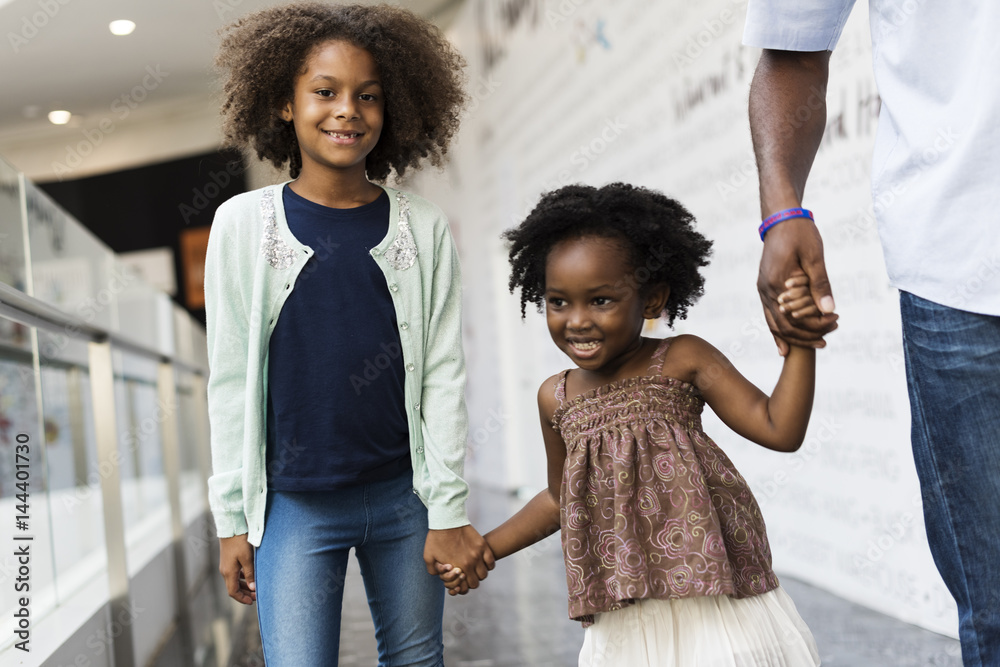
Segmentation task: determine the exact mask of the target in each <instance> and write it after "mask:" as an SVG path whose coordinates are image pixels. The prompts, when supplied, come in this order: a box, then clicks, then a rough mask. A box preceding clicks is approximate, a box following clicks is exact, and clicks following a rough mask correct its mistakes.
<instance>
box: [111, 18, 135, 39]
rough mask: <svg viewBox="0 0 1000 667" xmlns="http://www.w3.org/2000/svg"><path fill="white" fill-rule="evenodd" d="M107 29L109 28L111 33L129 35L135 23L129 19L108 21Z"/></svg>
mask: <svg viewBox="0 0 1000 667" xmlns="http://www.w3.org/2000/svg"><path fill="white" fill-rule="evenodd" d="M108 29H109V30H111V34H112V35H118V36H123V35H131V34H132V31H133V30H135V23H134V22H132V21H129V20H128V19H121V20H120V21H112V22H111V23H109V24H108Z"/></svg>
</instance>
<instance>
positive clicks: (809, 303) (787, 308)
mask: <svg viewBox="0 0 1000 667" xmlns="http://www.w3.org/2000/svg"><path fill="white" fill-rule="evenodd" d="M779 303H780V304H781V305H779V306H778V310H780V311H781V312H783V313H795V312H797V311H800V310H806V309H807V308H810V307H812V308H815V309H816V312H817V313H818V312H819V309H818V308H816V303H815V302H814V301H813V298H812V296H811V295H809V294H806V295H805V296H801V297H798V298H794V299H782V300H781V301H780V302H779Z"/></svg>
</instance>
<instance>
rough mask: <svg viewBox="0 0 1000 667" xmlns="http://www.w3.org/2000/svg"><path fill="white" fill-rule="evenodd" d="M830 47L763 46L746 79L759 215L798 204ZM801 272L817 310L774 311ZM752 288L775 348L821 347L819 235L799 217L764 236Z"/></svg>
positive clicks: (828, 325) (827, 309)
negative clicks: (809, 313) (802, 313)
mask: <svg viewBox="0 0 1000 667" xmlns="http://www.w3.org/2000/svg"><path fill="white" fill-rule="evenodd" d="M829 62H830V52H829V51H816V52H797V51H795V52H793V51H777V50H773V49H764V51H763V53H762V54H761V57H760V61H759V62H758V64H757V70H756V72H755V73H754V77H753V82H752V83H751V85H750V132H751V135H752V137H753V147H754V154H755V155H756V158H757V171H758V173H759V177H760V203H761V214H762V217H767V216H769V215H771V214H772V213H774V212H776V211H780V210H783V209H787V208H798V207H801V206H802V197H803V192H804V191H805V186H806V180H807V178H808V177H809V170H810V169H811V168H812V163H813V160H814V158H815V157H816V152H817V150H818V149H819V145H820V141H821V140H822V138H823V131H824V130H825V128H826V84H827V79H828V73H829ZM803 273H804V274H805V275H806V276H808V278H809V284H810V289H811V293H812V296H813V299H814V300H815V302H816V304H817V305H818V306H819V309H820V311H821V312H822V315H820V316H818V317H807V318H801V319H796V318H793V317H792V316H791V313H784V312H781V310H780V309H779V304H778V300H777V297H778V295H779V294H780V293H781V292H783V291H784V289H785V287H784V284H785V281H786V280H787V279H789V278H791V277H792V276H794V275H802V274H803ZM757 290H758V292H759V293H760V299H761V302H762V303H763V306H764V317H765V319H766V320H767V323H768V326H769V327H770V329H771V332H772V333H773V334H774V336H775V342H776V343H777V345H778V350H779V351H780V352H781V354H782V355H785V354H787V353H788V344H789V343H791V344H794V345H803V346H808V347H823V346H824V345H825V342H824V341H823V336H825V335H826V334H828V333H830V332H831V331H833V330H834V329H836V328H837V316H836V315H835V314H833V311H834V301H833V292H832V290H831V288H830V281H829V279H828V278H827V274H826V263H825V260H824V257H823V240H822V238H821V237H820V234H819V230H818V229H817V228H816V225H815V224H814V223H813V222H812V221H811V220H809V219H807V218H795V219H792V220H786V221H785V222H782V223H780V224H778V225H775V226H774V227H772V228H771V229H770V230H769V231H768V232H767V234H766V235H765V236H764V251H763V254H762V255H761V261H760V272H759V274H758V277H757Z"/></svg>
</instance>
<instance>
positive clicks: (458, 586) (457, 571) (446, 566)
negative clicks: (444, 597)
mask: <svg viewBox="0 0 1000 667" xmlns="http://www.w3.org/2000/svg"><path fill="white" fill-rule="evenodd" d="M434 567H435V568H436V569H437V572H438V578H440V579H441V581H442V582H443V583H444V587H445V588H447V589H448V595H465V594H466V593H468V592H469V584H468V582H466V580H465V573H464V572H462V568H460V567H453V566H452V565H451V564H450V563H434Z"/></svg>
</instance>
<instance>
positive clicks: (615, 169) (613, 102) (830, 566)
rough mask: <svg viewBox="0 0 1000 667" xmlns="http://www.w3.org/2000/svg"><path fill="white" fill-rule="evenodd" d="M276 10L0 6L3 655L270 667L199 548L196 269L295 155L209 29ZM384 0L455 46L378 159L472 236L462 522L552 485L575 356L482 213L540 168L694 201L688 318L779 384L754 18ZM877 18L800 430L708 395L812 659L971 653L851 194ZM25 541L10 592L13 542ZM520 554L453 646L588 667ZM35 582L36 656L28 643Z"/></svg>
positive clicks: (820, 202) (352, 617)
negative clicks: (697, 284) (406, 129)
mask: <svg viewBox="0 0 1000 667" xmlns="http://www.w3.org/2000/svg"><path fill="white" fill-rule="evenodd" d="M274 4H280V3H277V2H270V1H268V0H173V1H172V2H169V3H166V2H148V1H140V2H124V1H122V0H0V28H2V31H0V32H2V34H3V44H0V91H2V94H0V157H2V161H0V664H3V665H21V664H24V665H29V664H30V665H34V664H50V665H109V666H110V665H117V666H118V667H124V666H127V665H151V664H159V665H218V666H219V667H221V666H223V665H227V664H245V665H249V664H262V659H261V658H260V655H259V644H255V641H254V632H255V631H256V629H255V626H254V623H255V619H254V618H253V616H254V615H253V613H252V609H251V610H249V612H250V613H247V612H248V610H247V609H246V608H242V607H240V606H239V605H236V604H235V603H232V602H231V601H230V600H229V599H228V598H227V597H226V595H225V590H224V589H223V588H222V587H221V579H220V578H219V577H218V575H217V572H216V568H217V542H216V539H215V536H214V527H213V524H212V522H211V520H210V517H209V516H208V514H207V502H206V496H205V483H204V482H205V479H206V477H207V476H208V474H209V468H210V464H209V459H208V425H207V416H206V411H205V394H204V391H205V390H204V387H205V378H206V376H207V362H206V354H205V335H204V324H203V323H204V300H203V293H202V283H201V281H202V275H203V268H204V252H205V244H206V242H207V237H208V230H209V228H210V225H211V222H212V217H213V214H214V211H215V208H216V207H217V206H218V205H219V204H221V203H222V202H223V201H225V200H226V199H227V198H229V197H231V196H233V195H235V194H238V193H240V192H243V191H245V190H248V189H253V188H257V187H261V186H263V185H267V184H270V183H278V182H282V181H284V180H286V178H287V176H286V175H284V174H281V173H278V172H276V171H274V170H273V169H271V168H270V167H268V166H266V165H262V164H260V163H258V162H257V161H256V160H253V159H247V158H246V157H244V156H243V155H241V154H240V153H238V152H236V151H232V150H229V149H226V148H225V147H223V146H222V143H221V134H220V130H219V127H220V120H219V113H218V109H219V99H220V95H219V85H218V82H217V81H216V79H215V75H214V73H213V70H212V61H213V57H214V53H215V50H216V48H217V45H218V36H217V31H218V29H219V28H221V27H222V26H224V25H226V24H228V23H230V22H231V21H233V20H235V19H237V18H239V17H240V16H243V15H245V14H247V13H249V12H252V11H254V10H256V9H260V8H262V7H266V6H270V5H274ZM396 4H401V5H403V6H405V7H408V8H409V9H411V10H413V11H414V12H417V13H419V14H421V15H423V16H425V17H427V18H429V19H431V20H433V21H434V22H435V23H437V24H438V25H439V26H440V27H441V29H442V30H444V31H445V32H446V34H447V35H448V37H449V38H450V39H451V40H452V41H453V42H454V44H455V45H456V46H457V47H458V48H459V49H460V50H461V52H462V53H463V54H464V56H465V58H466V59H467V61H468V68H467V82H468V93H469V95H470V105H469V107H468V109H467V110H466V113H465V117H464V121H463V127H462V131H461V134H460V136H459V138H458V141H457V143H456V144H455V145H454V146H453V147H452V149H451V151H450V153H449V155H450V160H449V162H448V164H447V165H446V166H445V167H444V168H443V169H441V170H436V169H433V168H426V169H424V170H423V171H421V172H418V173H415V174H413V175H410V174H408V175H407V179H406V180H405V181H403V182H402V183H396V185H398V186H399V187H402V188H404V189H408V190H412V191H414V192H417V193H419V194H421V195H423V196H425V197H427V198H429V199H430V200H432V201H434V202H435V203H437V204H438V205H439V206H441V207H442V208H443V209H444V210H445V212H446V213H447V214H448V216H449V219H450V221H451V225H452V231H453V233H454V235H455V238H456V241H457V243H458V247H459V252H460V254H461V257H462V262H463V267H464V284H465V289H464V303H465V314H464V327H465V346H466V348H465V349H466V357H467V362H468V371H469V384H468V390H467V398H468V405H469V413H470V433H469V441H468V458H467V466H466V470H467V477H468V479H469V481H470V482H471V484H472V486H473V491H472V499H471V501H470V507H471V509H472V518H473V520H474V522H475V523H476V525H477V527H479V528H480V530H482V531H483V532H485V530H487V529H489V528H492V527H493V526H494V525H496V524H497V523H499V522H500V521H501V520H502V519H503V518H505V516H506V515H507V514H508V513H509V512H511V511H513V510H515V509H516V508H517V507H518V506H519V504H520V502H522V499H525V498H527V497H530V495H532V494H533V493H534V492H535V491H536V490H538V489H540V488H541V487H542V486H543V485H544V482H545V473H544V456H543V452H542V445H541V440H540V438H539V430H538V426H537V409H536V406H535V392H536V390H537V387H538V384H539V383H540V382H541V380H542V379H544V378H546V377H548V376H549V375H550V374H552V373H554V372H556V371H558V370H561V369H562V368H565V367H566V365H567V362H566V360H565V359H564V358H563V357H561V355H560V353H559V352H558V350H556V348H555V347H554V346H553V345H552V344H551V342H550V340H549V337H548V333H547V331H546V329H545V326H544V321H543V318H542V317H541V316H540V315H537V314H535V313H532V312H529V313H528V316H527V318H525V319H524V320H523V321H522V320H521V318H520V312H519V305H518V303H517V300H516V299H515V297H513V296H511V295H510V294H509V293H508V291H507V277H508V273H507V262H506V252H505V249H504V247H503V244H502V242H501V239H500V234H501V232H502V231H503V230H505V229H507V228H509V227H511V226H513V225H516V224H517V223H518V222H519V221H520V220H521V219H522V218H523V216H524V215H525V214H526V213H527V212H528V211H530V209H531V207H532V206H533V205H534V202H535V201H537V198H538V196H539V195H540V194H541V193H542V192H544V191H547V190H551V189H554V188H556V187H559V186H562V185H564V184H567V183H573V182H584V183H589V184H594V185H600V184H605V183H608V182H612V181H628V182H632V183H636V184H640V185H644V186H648V187H652V188H656V189H658V190H662V191H664V192H666V193H667V194H669V195H671V196H673V197H676V198H677V199H679V200H680V201H681V202H682V203H684V204H685V205H686V206H687V207H688V208H689V209H690V210H691V211H692V212H693V213H694V215H695V217H696V218H697V219H698V221H699V229H700V231H702V232H703V233H705V234H706V235H707V236H709V237H710V238H711V239H713V241H714V242H715V252H714V256H713V261H712V265H711V266H710V267H709V268H708V271H707V284H706V290H705V296H704V298H703V299H702V300H701V302H700V303H699V304H698V305H697V306H695V307H694V308H693V309H692V310H691V312H690V314H689V317H688V319H687V320H685V321H682V322H678V323H676V325H675V332H679V333H684V332H691V333H697V334H698V335H700V336H702V337H703V338H706V339H707V340H709V341H710V342H712V343H713V344H714V345H715V346H716V347H718V348H719V349H720V350H722V351H723V352H724V353H726V354H727V355H728V356H729V357H730V358H731V359H732V360H733V362H734V363H735V364H736V366H737V367H738V368H739V369H740V370H741V371H742V372H743V373H744V374H745V375H747V376H748V377H749V378H750V379H751V380H752V381H754V382H755V383H756V384H758V385H759V386H761V387H762V388H764V389H765V390H769V389H770V388H771V387H772V386H773V383H774V381H775V380H776V379H777V376H778V372H779V370H780V359H779V357H778V356H777V354H776V352H775V348H774V344H773V342H772V340H771V337H770V335H769V333H768V331H767V327H766V325H765V322H764V319H763V316H762V314H761V308H760V303H759V300H758V297H757V294H756V288H755V281H756V274H757V262H758V260H759V256H760V241H759V239H758V237H757V232H756V227H757V224H758V223H759V217H760V215H759V214H760V212H759V208H758V197H757V181H756V170H755V166H754V160H753V154H752V149H751V143H750V133H749V125H748V120H747V111H746V109H747V96H748V90H749V84H750V79H751V77H752V74H753V70H754V67H755V64H756V60H757V57H758V55H759V54H758V52H757V51H756V50H755V49H751V48H746V47H743V46H741V44H740V42H741V34H742V27H743V18H744V13H745V8H746V5H745V2H744V1H743V0H704V1H703V2H699V3H688V2H682V1H681V0H657V1H655V2H654V1H652V0H413V1H403V2H398V3H396ZM122 21H124V22H125V23H120V22H122ZM868 30H869V28H868V23H867V21H866V12H865V11H864V8H859V9H858V11H856V12H855V13H854V16H852V18H851V21H850V22H849V24H848V26H847V29H846V30H845V32H844V35H843V37H842V38H841V41H840V44H839V46H838V48H837V50H836V51H835V52H834V55H833V58H832V60H831V81H830V86H829V92H828V104H829V106H828V126H827V130H826V134H825V136H824V139H823V145H822V148H821V150H820V153H819V156H818V158H817V161H816V164H815V166H814V168H813V172H812V176H811V178H810V182H809V188H808V190H807V192H806V202H805V203H806V205H807V206H809V207H810V208H811V209H812V210H814V211H815V212H816V214H817V222H818V224H819V226H820V229H821V230H822V232H823V234H824V239H825V244H826V252H827V263H828V267H829V269H830V276H831V281H832V283H833V287H834V293H835V295H836V298H837V304H838V307H839V308H838V312H839V313H840V314H841V320H840V328H839V330H838V331H837V332H836V333H835V334H833V335H832V336H830V338H829V345H828V347H827V349H825V350H824V351H822V353H821V354H820V355H819V373H818V383H819V386H818V391H817V396H816V407H815V411H814V415H813V418H812V422H811V426H810V430H809V434H808V436H807V439H806V442H805V444H804V446H803V447H802V449H801V450H800V451H799V452H797V453H795V454H791V455H789V454H777V453H774V452H769V451H766V450H763V449H761V448H760V447H757V446H755V445H752V444H751V443H748V442H746V441H744V440H742V439H741V438H739V437H737V436H736V435H734V434H732V433H730V432H728V431H727V430H726V428H725V427H724V426H723V425H722V424H721V423H720V422H719V421H718V420H717V419H716V418H715V417H714V416H713V415H711V414H710V413H709V412H706V418H705V427H706V431H707V432H708V433H709V434H710V435H711V436H713V438H714V439H715V440H716V442H718V443H719V444H720V445H721V446H722V447H723V448H724V449H725V450H726V451H727V453H729V455H730V456H731V458H732V459H733V460H734V461H735V462H736V464H737V466H738V467H739V468H740V470H741V471H742V472H743V474H744V476H745V477H746V478H747V479H748V480H749V482H750V483H751V486H752V487H753V489H754V492H755V494H756V496H757V498H758V500H759V502H760V504H761V506H762V510H763V512H764V516H765V518H766V520H767V525H768V533H769V536H770V539H771V545H772V549H773V552H774V564H775V569H776V570H777V571H778V573H779V576H781V577H782V580H783V582H785V586H786V588H788V590H789V591H790V593H791V594H792V596H793V598H794V599H795V600H796V602H797V604H798V605H799V607H800V610H802V612H803V616H804V617H805V618H806V620H807V622H809V623H810V625H811V626H812V628H813V630H814V632H815V633H816V636H817V641H818V642H819V645H820V650H821V654H822V656H823V658H824V664H830V665H853V666H857V665H958V664H960V660H959V658H958V647H957V642H956V641H955V640H954V637H956V636H957V634H956V631H957V619H956V612H955V606H954V603H953V601H952V600H951V598H950V596H949V595H948V593H947V591H946V590H945V588H944V585H943V583H942V582H941V580H940V577H939V576H938V574H937V572H936V570H935V568H934V566H933V563H932V561H931V558H930V555H929V552H928V550H927V546H926V539H925V535H924V532H923V521H922V518H921V507H920V495H919V490H918V487H917V481H916V475H915V471H914V468H913V462H912V456H911V453H910V447H909V414H908V404H907V398H906V391H905V381H904V370H903V363H902V350H901V345H900V334H899V322H898V314H897V313H898V306H897V303H896V301H897V297H896V293H895V290H893V289H891V288H890V287H889V285H888V281H887V278H886V276H885V270H884V266H883V263H882V255H881V249H880V247H879V243H878V235H877V231H876V229H875V221H874V214H873V205H872V201H871V196H870V191H869V175H870V160H871V157H870V156H871V145H872V141H873V138H874V130H875V126H876V121H877V116H878V110H879V98H878V94H877V91H876V89H875V85H874V82H873V80H872V74H871V49H870V41H869V33H868ZM116 33H122V34H116ZM802 112H803V113H804V114H808V113H810V111H809V110H808V109H803V110H802ZM801 120H802V119H801V118H800V119H799V121H798V122H801ZM788 122H790V123H794V122H797V121H796V119H795V118H789V119H788ZM917 181H919V175H918V176H917ZM916 187H919V182H916ZM650 333H651V334H652V335H668V334H669V333H670V332H669V331H668V330H666V329H665V327H663V325H662V324H658V325H656V326H655V327H654V326H652V325H651V328H650ZM19 446H23V448H22V449H19V448H18V447H19ZM18 454H22V455H23V456H25V457H27V458H26V461H25V460H23V459H21V458H18ZM19 466H20V467H19ZM18 482H29V483H30V487H19V486H18ZM25 488H27V489H28V490H29V494H28V495H27V496H24V495H23V494H24V491H25ZM19 494H22V496H21V497H19ZM25 501H27V502H25ZM25 510H28V511H25ZM22 516H27V517H29V518H27V519H21V518H20V517H22ZM21 521H24V525H23V527H22V524H21V523H19V522H21ZM26 544H27V545H29V546H30V553H31V559H30V591H29V592H30V605H28V606H27V607H25V606H24V604H23V603H21V602H20V599H19V598H20V597H22V595H24V594H25V591H24V590H23V589H20V588H17V587H16V586H17V584H18V582H19V581H21V580H19V579H18V577H24V576H25V575H24V572H23V570H22V569H21V567H22V564H21V563H20V562H19V561H18V560H17V558H16V557H15V556H14V552H15V548H16V547H15V545H16V546H17V547H20V546H24V545H26ZM510 561H511V562H510V563H501V564H500V566H499V567H498V569H497V570H496V571H495V572H494V573H493V574H492V575H491V578H490V579H489V580H487V581H486V582H484V585H483V588H482V590H480V591H477V592H476V593H475V594H474V595H471V596H469V597H468V598H463V599H460V600H451V599H449V601H448V606H447V610H446V619H445V621H446V624H445V631H446V640H447V641H446V645H447V647H448V649H447V650H448V653H447V658H446V661H448V664H449V665H465V666H468V667H487V666H490V665H574V664H576V663H575V654H576V652H577V651H578V650H579V641H580V638H581V634H580V630H579V628H578V627H577V626H576V624H574V623H573V622H571V621H569V620H568V619H567V618H566V610H565V583H564V579H563V576H564V574H563V571H562V563H561V558H560V554H559V547H558V541H557V538H554V537H553V538H551V539H549V540H548V541H546V542H543V543H541V544H539V545H537V546H536V547H534V548H533V549H530V550H528V551H526V552H524V553H522V554H518V555H516V556H514V557H512V558H511V559H510ZM355 574H356V573H355ZM352 576H353V575H352ZM345 596H346V600H347V605H348V609H349V610H350V611H349V613H348V615H347V616H346V617H345V618H346V619H347V620H346V622H345V640H344V647H343V650H342V655H341V664H374V658H373V657H372V655H373V649H374V640H373V639H371V638H370V637H368V634H370V633H369V632H368V631H367V630H366V631H364V632H363V631H361V628H367V627H369V626H370V619H368V618H367V609H366V606H365V603H364V597H363V593H362V592H361V590H360V584H359V583H358V582H357V581H356V579H354V578H352V579H350V580H349V581H348V584H347V589H346V592H345ZM22 608H27V609H28V610H29V612H28V613H29V614H30V628H31V629H30V635H29V637H30V648H31V651H30V653H27V652H24V651H22V650H19V649H18V647H17V644H18V643H19V642H21V641H23V640H24V635H19V634H18V632H19V630H20V631H22V632H23V623H21V618H19V617H16V616H14V614H15V613H16V612H17V611H18V610H20V609H22ZM366 624H367V625H366Z"/></svg>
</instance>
